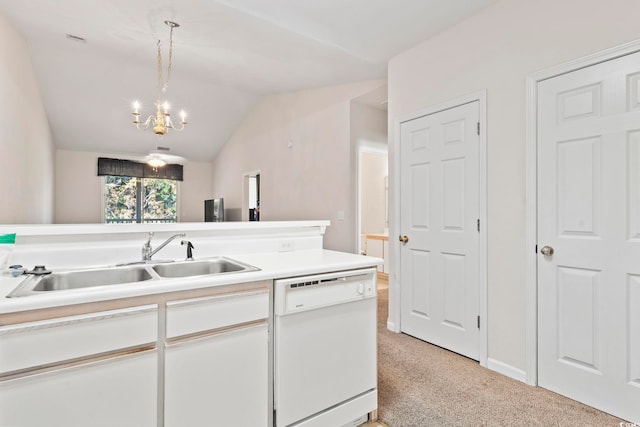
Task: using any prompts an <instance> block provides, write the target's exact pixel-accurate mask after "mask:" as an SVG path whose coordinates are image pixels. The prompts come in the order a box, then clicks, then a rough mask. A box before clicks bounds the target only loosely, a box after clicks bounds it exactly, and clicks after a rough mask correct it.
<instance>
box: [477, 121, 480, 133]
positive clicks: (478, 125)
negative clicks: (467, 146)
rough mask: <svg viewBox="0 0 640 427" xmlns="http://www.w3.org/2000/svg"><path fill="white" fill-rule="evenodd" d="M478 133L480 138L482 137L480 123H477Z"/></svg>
mask: <svg viewBox="0 0 640 427" xmlns="http://www.w3.org/2000/svg"><path fill="white" fill-rule="evenodd" d="M476 132H478V136H480V122H478V123H477V126H476Z"/></svg>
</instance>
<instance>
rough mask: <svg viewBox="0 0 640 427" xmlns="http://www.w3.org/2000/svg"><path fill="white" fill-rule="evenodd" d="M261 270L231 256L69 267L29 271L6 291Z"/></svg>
mask: <svg viewBox="0 0 640 427" xmlns="http://www.w3.org/2000/svg"><path fill="white" fill-rule="evenodd" d="M256 270H259V269H258V268H256V267H253V266H251V265H248V264H243V263H241V262H238V261H235V260H232V259H229V258H223V257H218V258H211V259H203V260H198V261H180V262H162V261H158V263H157V264H151V263H148V262H146V263H144V264H143V265H140V264H135V265H127V266H115V267H108V268H94V269H86V270H80V269H79V270H67V271H60V272H55V271H54V272H53V273H52V274H47V275H28V276H27V277H26V278H25V279H24V280H23V281H22V282H20V284H19V285H18V286H17V287H16V288H15V289H14V290H13V291H11V293H9V294H8V295H7V298H14V297H24V296H30V295H43V294H45V293H47V292H56V291H71V290H78V289H86V288H92V287H96V286H109V285H122V284H126V283H138V282H146V281H150V280H155V281H160V280H163V279H172V278H180V277H190V276H202V275H217V274H225V273H240V272H244V271H256Z"/></svg>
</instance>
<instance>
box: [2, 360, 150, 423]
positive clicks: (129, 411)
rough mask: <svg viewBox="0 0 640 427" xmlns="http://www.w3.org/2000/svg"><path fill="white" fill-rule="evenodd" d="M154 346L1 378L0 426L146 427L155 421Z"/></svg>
mask: <svg viewBox="0 0 640 427" xmlns="http://www.w3.org/2000/svg"><path fill="white" fill-rule="evenodd" d="M157 360H158V359H157V350H155V349H154V350H148V351H144V352H140V353H137V354H130V355H126V356H120V357H114V358H109V359H104V360H100V361H94V362H92V363H88V362H87V363H84V364H80V365H77V366H70V367H66V368H60V369H56V370H52V371H48V372H43V373H39V374H36V375H29V376H23V377H17V378H15V379H10V380H5V381H2V382H0V425H2V426H22V427H40V426H64V427H87V426H91V427H114V426H118V427H145V426H149V427H151V426H155V425H156V422H157V398H158V394H157V393H158V392H157V373H158V362H157Z"/></svg>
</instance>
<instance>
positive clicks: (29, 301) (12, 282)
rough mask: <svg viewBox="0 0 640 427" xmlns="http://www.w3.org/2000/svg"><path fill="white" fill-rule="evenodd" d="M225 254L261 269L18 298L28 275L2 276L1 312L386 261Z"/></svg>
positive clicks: (317, 252)
mask: <svg viewBox="0 0 640 427" xmlns="http://www.w3.org/2000/svg"><path fill="white" fill-rule="evenodd" d="M225 257H227V258H231V259H234V260H237V261H240V262H243V263H245V264H250V265H252V266H254V267H258V268H259V269H260V270H259V271H251V272H241V273H228V274H220V275H211V276H194V277H188V278H179V279H161V280H149V281H145V282H137V283H127V284H121V285H107V286H96V287H93V288H84V289H74V290H67V291H52V292H43V294H42V295H35V296H26V297H18V298H6V295H7V294H9V293H10V292H11V291H12V290H13V289H14V288H15V287H16V286H18V284H19V283H20V282H21V281H22V280H23V279H24V276H21V277H18V278H11V277H2V278H0V314H7V313H15V312H21V311H29V310H37V309H43V308H51V307H61V306H67V305H74V304H82V303H89V302H99V301H108V300H115V299H121V298H130V297H137V296H143V295H152V294H159V293H166V292H175V291H183V290H191V289H199V288H207V287H215V286H221V285H230V284H235V283H247V282H255V281H258V280H272V279H279V278H285V277H293V276H303V275H308V274H316V273H322V272H330V271H341V270H351V269H356V268H364V267H373V266H376V265H379V264H382V260H381V259H379V258H373V257H367V256H362V255H355V254H349V253H344V252H335V251H329V250H323V249H314V250H303V251H293V252H268V253H253V254H236V255H233V254H229V255H227V254H225Z"/></svg>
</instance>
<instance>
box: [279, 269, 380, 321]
mask: <svg viewBox="0 0 640 427" xmlns="http://www.w3.org/2000/svg"><path fill="white" fill-rule="evenodd" d="M274 290H275V307H274V308H275V314H276V316H278V315H280V316H282V315H285V314H292V313H295V312H300V311H307V310H313V309H316V308H321V307H326V306H330V305H336V304H343V303H348V302H351V301H358V300H361V299H364V298H375V297H376V270H375V269H373V268H371V269H365V270H353V271H342V272H336V273H328V274H319V275H313V276H304V277H295V278H288V279H279V280H276V281H274Z"/></svg>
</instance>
